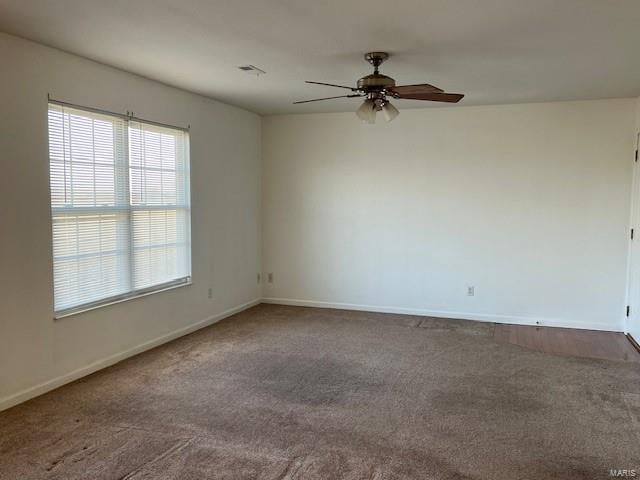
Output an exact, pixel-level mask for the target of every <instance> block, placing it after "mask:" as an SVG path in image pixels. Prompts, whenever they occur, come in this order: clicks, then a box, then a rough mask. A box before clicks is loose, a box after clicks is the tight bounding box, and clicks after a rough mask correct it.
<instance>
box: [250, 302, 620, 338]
mask: <svg viewBox="0 0 640 480" xmlns="http://www.w3.org/2000/svg"><path fill="white" fill-rule="evenodd" d="M262 302H263V303H271V304H275V305H295V306H299V307H317V308H335V309H339V310H359V311H364V312H378V313H399V314H405V315H420V316H425V317H437V318H453V319H460V320H476V321H480V322H493V323H510V324H514V325H536V326H544V327H563V328H579V329H582V330H602V331H607V332H622V331H623V324H622V322H620V324H619V325H611V324H609V323H604V322H575V321H572V320H562V319H556V318H537V317H524V316H514V315H496V314H486V313H471V312H453V311H446V310H425V309H418V308H404V307H381V306H374V305H358V304H353V303H335V302H318V301H315V300H297V299H292V298H272V297H265V298H263V299H262Z"/></svg>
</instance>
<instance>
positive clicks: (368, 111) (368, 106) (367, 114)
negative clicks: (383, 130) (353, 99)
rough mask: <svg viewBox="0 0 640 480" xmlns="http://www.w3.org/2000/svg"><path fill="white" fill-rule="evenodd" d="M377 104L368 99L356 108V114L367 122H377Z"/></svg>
mask: <svg viewBox="0 0 640 480" xmlns="http://www.w3.org/2000/svg"><path fill="white" fill-rule="evenodd" d="M374 108H375V104H374V103H373V101H372V100H370V99H366V100H365V101H364V102H362V105H360V108H358V110H356V115H357V116H358V118H359V119H360V120H362V121H363V122H367V123H376V112H375V109H374Z"/></svg>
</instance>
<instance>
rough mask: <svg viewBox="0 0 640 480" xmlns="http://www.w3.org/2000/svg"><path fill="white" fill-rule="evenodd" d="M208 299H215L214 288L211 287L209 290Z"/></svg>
mask: <svg viewBox="0 0 640 480" xmlns="http://www.w3.org/2000/svg"><path fill="white" fill-rule="evenodd" d="M207 297H209V298H213V288H211V287H209V290H208V291H207Z"/></svg>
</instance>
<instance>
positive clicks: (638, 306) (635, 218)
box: [623, 129, 640, 341]
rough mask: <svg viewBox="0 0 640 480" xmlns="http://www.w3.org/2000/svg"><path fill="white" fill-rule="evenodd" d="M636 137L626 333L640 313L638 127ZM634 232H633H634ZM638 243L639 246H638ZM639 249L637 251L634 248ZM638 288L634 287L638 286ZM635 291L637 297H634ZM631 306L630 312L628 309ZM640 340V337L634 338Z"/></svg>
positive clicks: (639, 162)
mask: <svg viewBox="0 0 640 480" xmlns="http://www.w3.org/2000/svg"><path fill="white" fill-rule="evenodd" d="M635 134H636V136H635V137H636V138H635V150H634V156H633V159H632V161H633V173H632V175H631V178H632V180H631V208H630V213H629V236H628V237H627V238H628V240H627V241H628V252H629V253H628V256H627V289H626V290H627V291H626V295H625V299H626V306H625V308H624V312H623V315H624V318H623V324H624V327H623V328H624V333H625V334H627V335H629V326H630V323H631V318H632V316H633V315H634V314H640V275H639V276H638V278H636V279H634V278H633V276H632V273H633V272H634V271H639V270H640V228H639V225H640V159H639V158H638V150H640V129H637V130H636V132H635ZM632 232H633V233H632ZM636 245H637V246H636ZM635 249H637V250H638V251H637V252H635V251H634V250H635ZM636 284H637V287H638V288H634V287H636ZM634 291H635V292H637V293H636V298H634ZM629 308H630V311H629V312H628V311H627V309H629ZM634 340H636V341H637V340H640V338H634Z"/></svg>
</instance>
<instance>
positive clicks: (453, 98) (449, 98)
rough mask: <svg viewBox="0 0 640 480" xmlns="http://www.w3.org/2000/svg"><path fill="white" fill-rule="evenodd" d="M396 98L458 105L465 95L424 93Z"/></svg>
mask: <svg viewBox="0 0 640 480" xmlns="http://www.w3.org/2000/svg"><path fill="white" fill-rule="evenodd" d="M394 97H395V98H404V99H406V100H428V101H430V102H447V103H458V102H459V101H460V100H462V98H463V97H464V95H463V94H462V93H440V92H433V93H422V94H417V95H398V96H395V95H394Z"/></svg>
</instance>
